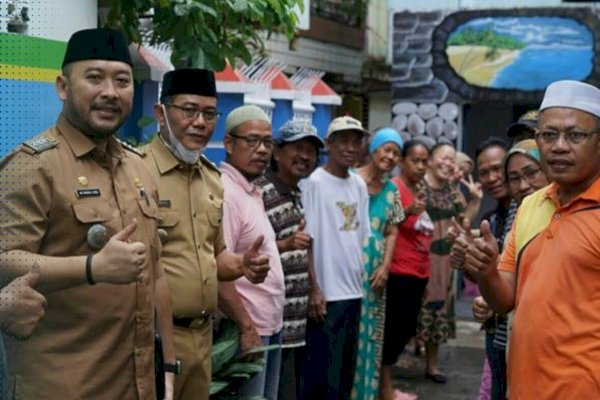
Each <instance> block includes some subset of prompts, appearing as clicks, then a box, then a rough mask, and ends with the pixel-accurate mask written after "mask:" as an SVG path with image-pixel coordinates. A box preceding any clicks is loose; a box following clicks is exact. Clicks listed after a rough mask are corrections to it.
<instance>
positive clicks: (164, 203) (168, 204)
mask: <svg viewBox="0 0 600 400" xmlns="http://www.w3.org/2000/svg"><path fill="white" fill-rule="evenodd" d="M158 206H159V207H160V208H171V200H159V201H158Z"/></svg>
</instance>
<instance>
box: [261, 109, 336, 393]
mask: <svg viewBox="0 0 600 400" xmlns="http://www.w3.org/2000/svg"><path fill="white" fill-rule="evenodd" d="M275 143H276V147H275V149H274V151H273V157H272V158H271V168H270V169H268V170H267V172H266V173H265V174H264V175H263V176H262V177H260V178H258V179H257V180H256V181H255V183H256V184H257V185H259V186H260V187H261V189H262V192H263V200H264V202H265V211H266V212H267V215H268V216H269V220H270V221H271V225H272V226H273V229H274V230H275V234H276V235H277V248H278V249H279V253H280V255H281V265H282V267H283V273H284V276H285V308H284V309H283V330H282V332H281V343H282V357H281V359H282V364H281V377H280V382H279V398H280V399H284V398H288V397H289V396H290V395H292V394H293V393H297V394H299V393H298V391H297V387H298V382H300V380H301V376H300V372H301V371H300V366H301V364H300V361H301V360H302V358H303V357H302V356H301V354H302V352H303V351H304V346H305V344H306V342H305V336H306V319H307V306H308V294H309V289H310V286H311V285H310V284H309V279H312V280H314V279H315V276H314V271H313V270H312V254H311V253H312V251H311V249H310V244H311V238H310V236H309V235H308V233H306V232H305V231H304V227H305V225H306V224H305V220H304V208H303V207H302V202H301V201H300V195H301V193H300V189H299V188H298V182H300V180H301V179H304V178H306V177H307V176H308V175H309V174H310V173H311V172H312V171H313V170H314V169H315V166H316V164H317V158H318V154H319V149H321V148H322V147H323V146H324V144H323V141H322V140H321V138H320V137H319V136H318V135H317V129H316V128H315V127H314V126H313V125H312V124H311V123H310V122H309V121H302V120H296V121H295V120H291V121H287V122H286V123H285V124H284V125H283V126H282V127H281V128H280V129H279V135H278V136H277V137H276V139H275ZM286 396H287V397H286Z"/></svg>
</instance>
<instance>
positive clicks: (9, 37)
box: [0, 33, 67, 69]
mask: <svg viewBox="0 0 600 400" xmlns="http://www.w3.org/2000/svg"><path fill="white" fill-rule="evenodd" d="M66 48H67V44H66V43H65V42H60V41H58V40H50V39H44V38H38V37H32V36H25V35H18V34H14V33H0V64H10V65H18V66H24V67H35V68H45V69H61V64H62V60H63V57H64V56H65V50H66Z"/></svg>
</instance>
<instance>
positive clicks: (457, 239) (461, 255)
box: [447, 218, 474, 269]
mask: <svg viewBox="0 0 600 400" xmlns="http://www.w3.org/2000/svg"><path fill="white" fill-rule="evenodd" d="M447 237H448V239H449V240H450V241H451V242H452V248H451V249H450V266H451V267H452V268H456V269H462V268H463V267H464V264H465V255H466V253H467V249H468V248H469V244H471V243H473V241H474V238H473V236H472V235H471V222H470V221H469V219H468V218H463V220H462V224H459V223H458V222H457V221H456V220H455V219H454V218H452V221H451V226H450V227H449V228H448V232H447Z"/></svg>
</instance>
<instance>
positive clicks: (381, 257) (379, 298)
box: [352, 128, 404, 400]
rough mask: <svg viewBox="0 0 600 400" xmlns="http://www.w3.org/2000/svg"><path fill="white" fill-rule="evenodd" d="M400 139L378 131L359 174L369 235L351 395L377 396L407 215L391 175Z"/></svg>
mask: <svg viewBox="0 0 600 400" xmlns="http://www.w3.org/2000/svg"><path fill="white" fill-rule="evenodd" d="M401 150H402V139H401V138H400V135H399V134H398V132H396V131H395V130H394V129H392V128H383V129H380V130H378V131H377V132H375V134H374V135H373V137H372V140H371V142H370V144H369V154H370V161H369V162H368V163H367V165H365V166H364V167H362V168H359V169H358V170H357V171H356V172H357V173H358V175H359V176H360V177H362V178H363V179H364V181H365V183H366V184H367V188H368V190H369V217H370V218H369V219H370V222H371V237H370V238H369V241H368V243H366V244H365V247H364V253H363V257H364V262H365V273H366V276H365V279H364V288H365V295H364V296H363V302H362V307H361V319H360V328H359V339H358V357H357V364H356V371H355V373H354V385H353V388H352V399H356V400H369V399H377V398H378V397H379V367H380V365H381V352H382V347H383V330H384V323H385V304H386V300H385V297H386V293H385V288H386V284H387V278H388V273H389V269H390V265H391V261H392V256H393V253H394V246H395V243H396V235H397V233H398V228H397V225H398V224H399V223H400V222H401V221H402V220H403V219H404V211H403V209H402V203H401V202H400V196H399V192H398V189H397V187H396V185H394V183H392V181H391V180H390V179H389V174H390V172H391V171H392V169H394V167H395V166H396V165H397V164H398V161H399V159H400V152H401Z"/></svg>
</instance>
